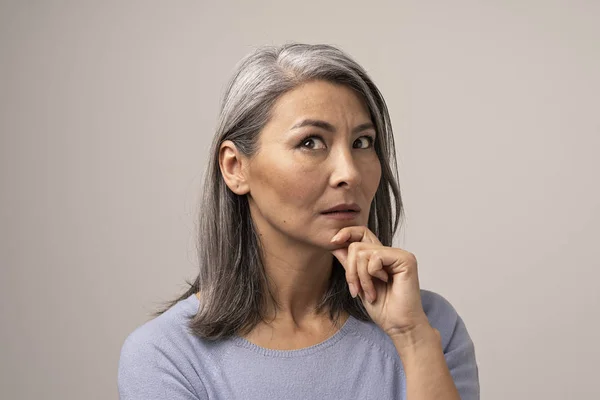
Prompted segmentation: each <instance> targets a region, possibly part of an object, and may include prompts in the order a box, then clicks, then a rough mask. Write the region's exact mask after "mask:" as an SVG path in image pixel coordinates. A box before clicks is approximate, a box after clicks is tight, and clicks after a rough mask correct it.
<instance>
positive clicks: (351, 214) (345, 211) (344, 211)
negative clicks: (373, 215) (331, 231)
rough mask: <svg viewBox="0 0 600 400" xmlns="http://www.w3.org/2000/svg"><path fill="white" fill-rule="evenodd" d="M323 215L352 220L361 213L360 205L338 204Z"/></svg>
mask: <svg viewBox="0 0 600 400" xmlns="http://www.w3.org/2000/svg"><path fill="white" fill-rule="evenodd" d="M321 214H322V215H324V216H326V217H329V218H334V219H341V220H350V219H354V218H356V217H357V216H358V215H359V214H360V207H359V206H358V205H357V204H354V203H353V204H338V205H337V206H335V207H331V208H329V209H327V210H325V211H323V212H321Z"/></svg>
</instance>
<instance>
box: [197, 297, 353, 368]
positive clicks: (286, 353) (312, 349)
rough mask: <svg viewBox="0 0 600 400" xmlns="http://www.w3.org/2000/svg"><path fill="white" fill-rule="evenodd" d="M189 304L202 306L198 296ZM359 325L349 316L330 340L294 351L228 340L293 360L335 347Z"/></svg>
mask: <svg viewBox="0 0 600 400" xmlns="http://www.w3.org/2000/svg"><path fill="white" fill-rule="evenodd" d="M188 302H189V303H191V305H192V306H193V307H194V310H195V311H197V310H198V307H199V306H200V300H199V299H198V297H197V296H196V294H195V293H194V294H192V295H191V296H190V297H188ZM357 324H358V320H357V319H356V318H354V317H353V316H352V315H349V316H348V319H347V320H346V322H344V324H343V325H342V326H341V328H340V329H339V330H338V331H337V332H336V333H334V334H333V335H332V336H330V337H329V338H327V339H325V340H324V341H322V342H320V343H317V344H314V345H312V346H309V347H303V348H301V349H294V350H276V349H268V348H266V347H261V346H258V345H256V344H254V343H252V342H250V341H249V340H247V339H245V338H243V337H241V336H238V335H235V336H233V337H231V338H229V339H228V340H229V341H231V343H233V344H234V345H236V346H238V347H242V348H244V349H248V350H251V351H253V352H255V353H258V354H260V355H262V356H266V357H277V358H292V357H304V356H308V355H310V354H313V353H316V352H319V351H322V350H325V349H326V348H328V347H331V346H333V345H335V344H336V343H338V342H339V341H340V340H342V338H343V337H344V336H346V334H348V333H349V332H351V331H352V330H354V329H355V328H356V326H357Z"/></svg>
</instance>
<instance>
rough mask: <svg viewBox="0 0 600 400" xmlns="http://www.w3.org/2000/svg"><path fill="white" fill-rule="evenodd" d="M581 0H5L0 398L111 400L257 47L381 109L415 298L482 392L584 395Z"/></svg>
mask: <svg viewBox="0 0 600 400" xmlns="http://www.w3.org/2000/svg"><path fill="white" fill-rule="evenodd" d="M599 20H600V2H598V1H592V0H589V1H582V0H580V1H552V0H548V1H541V0H540V1H534V0H527V1H517V0H514V1H475V0H472V1H466V0H456V1H416V0H415V1H395V2H380V1H361V2H359V1H324V0H319V1H313V0H306V1H296V2H286V1H266V0H261V1H249V2H243V1H237V2H226V1H220V2H216V1H214V2H207V1H205V2H192V1H169V2H167V1H164V2H157V1H138V2H134V1H114V2H106V1H102V2H101V1H96V2H83V1H82V2H75V1H71V2H69V1H3V2H2V4H1V6H0V105H1V109H0V112H1V114H0V131H1V142H0V166H1V175H0V179H1V180H0V183H1V194H0V201H1V208H0V218H1V220H0V226H1V228H0V229H1V231H0V234H1V236H0V257H1V258H0V263H1V264H0V265H1V270H0V271H1V272H0V274H1V275H0V296H1V298H0V307H1V314H0V321H1V323H2V329H1V336H0V346H1V348H0V368H1V370H0V398H2V399H45V400H51V399H57V400H58V399H115V398H117V390H116V373H117V362H118V357H119V351H120V347H121V344H122V342H123V340H124V339H125V337H126V336H127V335H128V334H129V333H130V332H131V331H132V330H133V329H134V328H135V327H137V326H138V325H140V324H142V323H143V322H144V321H146V320H147V319H148V313H149V312H150V311H152V310H153V309H154V307H155V306H156V305H158V304H159V302H161V301H163V300H167V299H171V298H173V297H174V296H175V295H176V294H177V293H179V292H180V291H181V290H182V289H183V281H184V279H185V278H191V277H193V276H194V274H195V267H194V265H195V253H194V224H195V213H196V211H197V199H198V193H199V189H200V176H201V174H202V171H203V168H204V166H205V160H206V156H207V148H208V146H209V142H210V140H211V136H212V134H213V130H214V127H215V123H216V117H217V111H218V104H219V99H220V97H221V95H222V93H223V90H224V85H225V83H226V81H227V79H228V78H229V76H230V74H231V71H232V69H233V66H234V65H235V63H236V62H237V61H238V60H239V59H240V58H241V57H242V56H244V55H245V54H246V53H248V52H249V51H250V50H251V49H252V47H253V46H257V45H262V44H282V43H284V42H287V41H302V42H308V43H321V42H323V43H331V44H334V45H338V46H340V47H341V48H342V49H344V50H346V51H347V52H349V53H350V54H351V55H352V56H354V57H355V58H356V59H357V60H358V61H359V62H360V63H361V64H362V65H363V66H364V67H365V68H366V69H367V70H368V72H369V73H370V74H371V75H372V77H373V79H374V80H375V82H376V83H377V84H378V85H379V87H380V88H381V90H382V92H383V94H384V96H385V98H386V99H387V101H388V104H389V107H390V111H391V116H392V121H393V123H394V127H395V132H396V137H397V150H398V156H399V161H400V167H399V169H400V176H401V182H400V183H401V188H402V194H403V198H404V201H405V204H406V214H407V220H406V223H405V225H404V227H403V229H402V230H401V232H400V233H399V235H398V240H397V245H398V246H400V247H403V248H405V249H407V250H409V251H411V252H413V253H415V254H416V255H417V259H418V260H419V268H420V277H421V278H420V279H421V286H422V287H423V288H425V289H429V290H433V291H436V292H438V293H440V294H442V295H443V296H445V297H446V298H447V299H448V300H450V302H451V303H452V304H453V305H454V306H455V307H456V309H457V310H458V312H459V313H460V314H461V315H462V317H463V318H464V320H465V321H466V324H467V327H468V329H469V331H470V333H471V335H472V338H473V340H474V342H475V344H476V350H477V357H478V363H479V368H480V377H481V387H482V398H483V399H488V400H500V399H556V400H558V399H566V398H568V399H592V398H600V389H599V388H598V378H597V374H598V363H597V360H598V358H599V356H600V351H599V345H598V330H599V328H600V322H599V318H598V317H599V315H600V312H599V307H598V306H599V300H598V283H597V282H598V279H599V278H600V273H599V272H598V268H599V267H600V262H599V261H598V260H599V259H600V251H599V246H598V244H597V242H598V239H599V238H600V234H599V228H598V225H599V223H600V189H599V185H598V182H599V178H598V175H599V174H598V172H599V171H600V161H599V159H598V152H599V150H600V117H599V115H600V106H599V105H600V78H599V72H598V71H600V54H599V53H600V24H599V23H598V21H599Z"/></svg>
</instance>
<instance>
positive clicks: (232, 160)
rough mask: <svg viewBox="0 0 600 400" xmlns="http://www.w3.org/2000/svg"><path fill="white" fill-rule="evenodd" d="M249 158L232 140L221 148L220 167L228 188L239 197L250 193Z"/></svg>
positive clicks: (224, 143)
mask: <svg viewBox="0 0 600 400" xmlns="http://www.w3.org/2000/svg"><path fill="white" fill-rule="evenodd" d="M248 161H249V160H248V158H246V157H244V156H243V155H242V154H241V153H240V152H239V151H238V149H237V147H235V144H234V143H233V142H232V141H231V140H226V141H224V142H223V143H222V144H221V147H219V167H220V168H221V174H222V175H223V179H224V180H225V184H226V185H227V187H228V188H229V189H230V190H231V191H232V192H233V193H235V194H237V195H240V196H241V195H244V194H246V193H248V192H249V191H250V185H249V184H248V180H247V176H246V175H247V173H246V168H247V167H248Z"/></svg>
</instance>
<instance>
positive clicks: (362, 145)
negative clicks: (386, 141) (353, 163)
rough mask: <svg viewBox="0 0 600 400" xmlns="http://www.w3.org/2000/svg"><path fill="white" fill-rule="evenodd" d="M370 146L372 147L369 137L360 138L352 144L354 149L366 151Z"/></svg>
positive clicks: (371, 140) (371, 139)
mask: <svg viewBox="0 0 600 400" xmlns="http://www.w3.org/2000/svg"><path fill="white" fill-rule="evenodd" d="M371 146H373V138H372V137H371V136H361V137H359V138H358V139H356V140H355V141H354V143H353V144H352V147H353V148H355V149H368V148H369V147H371Z"/></svg>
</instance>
